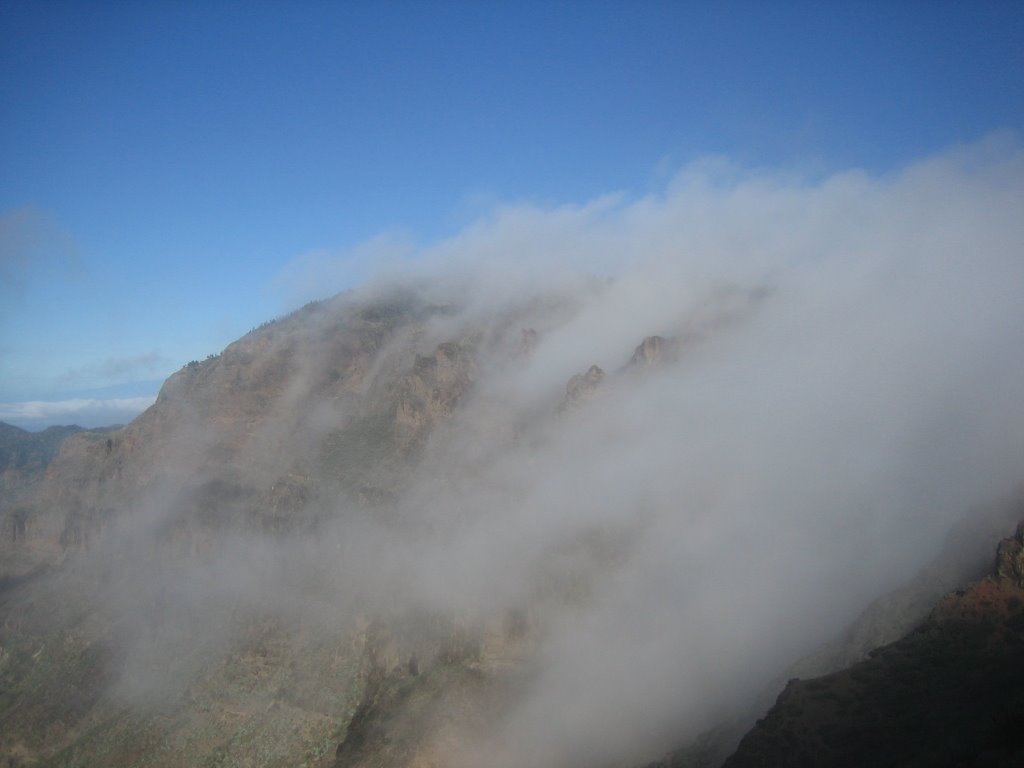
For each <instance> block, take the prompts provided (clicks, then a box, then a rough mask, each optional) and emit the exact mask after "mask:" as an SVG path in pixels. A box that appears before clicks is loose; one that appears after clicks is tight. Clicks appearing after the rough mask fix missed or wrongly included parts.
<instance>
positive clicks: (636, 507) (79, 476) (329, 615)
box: [0, 280, 1019, 768]
mask: <svg viewBox="0 0 1024 768" xmlns="http://www.w3.org/2000/svg"><path fill="white" fill-rule="evenodd" d="M633 290H634V288H633V287H632V286H630V285H629V284H628V282H627V283H625V284H618V283H614V282H611V281H604V280H581V281H570V282H569V283H565V284H561V283H559V284H552V285H546V286H543V287H542V288H541V289H539V290H536V291H534V292H522V293H519V292H511V293H512V294H513V295H511V297H510V295H509V294H510V292H507V291H504V290H503V291H498V292H497V293H494V292H493V291H492V292H490V293H489V292H488V290H487V289H485V288H484V287H479V286H469V287H466V286H456V287H455V288H453V287H452V286H450V285H448V286H439V285H438V284H437V283H431V282H429V281H427V282H424V283H423V284H413V283H404V284H401V285H397V286H396V285H390V286H383V285H382V286H377V287H375V288H371V289H367V290H365V291H363V292H360V293H351V294H344V295H341V296H338V297H335V298H333V299H330V300H328V301H325V302H319V303H314V304H310V305H307V306H306V307H304V308H303V309H301V310H299V311H297V312H295V313H293V314H291V315H289V316H287V317H284V318H281V319H279V320H276V321H274V322H270V323H267V324H265V325H264V326H261V327H260V328H257V329H255V330H253V331H252V332H251V333H249V334H247V335H246V336H244V337H243V338H241V339H239V340H237V341H236V342H234V343H232V344H231V345H229V346H228V347H227V348H226V349H224V350H223V351H222V352H221V353H220V354H218V355H211V356H210V357H209V358H207V359H206V360H203V361H193V362H190V363H188V364H186V365H184V366H183V367H182V368H181V369H180V370H179V371H177V372H176V373H175V374H173V375H172V376H171V377H169V378H168V379H167V381H166V382H165V383H164V385H163V387H162V389H161V391H160V394H159V396H158V397H157V400H156V402H155V403H154V404H153V406H152V407H151V408H149V409H148V410H147V411H146V412H145V413H143V414H141V415H140V416H139V417H138V418H137V419H136V420H135V421H133V422H132V423H131V424H129V425H127V426H125V427H123V428H120V429H117V430H115V431H112V432H109V433H95V432H78V433H75V434H72V435H70V436H68V437H66V439H64V440H63V441H62V442H61V443H60V445H59V448H58V449H56V454H55V455H53V456H52V458H51V459H50V460H49V461H48V463H46V464H45V467H42V468H41V474H37V476H36V479H35V480H33V482H32V483H31V484H30V485H25V486H24V488H23V490H22V491H19V492H18V494H17V496H13V495H12V496H8V494H7V491H6V490H5V491H4V497H3V504H2V505H0V514H2V518H0V525H2V527H0V574H2V575H3V577H4V580H3V581H2V582H0V761H2V760H6V761H7V763H8V765H11V766H29V765H31V766H47V765H53V766H57V765H59V766H93V765H104V766H135V765H147V766H180V765H206V766H235V765H239V766H240V765H259V766H296V765H303V766H319V767H322V768H329V767H331V766H337V767H338V768H340V767H341V766H352V767H356V766H365V767H366V768H370V766H396V767H398V766H408V767H409V768H423V767H425V766H468V765H487V766H490V767H492V768H505V767H506V766H509V767H510V766H523V765H527V766H538V767H541V766H567V767H569V768H575V767H576V766H580V768H583V766H587V768H605V767H606V766H607V767H608V768H611V767H612V766H615V767H616V768H622V767H628V766H635V765H641V764H643V763H644V761H648V762H649V761H650V760H652V759H655V758H657V756H659V755H665V754H666V753H669V752H670V751H671V750H673V749H676V748H678V747H679V746H680V745H682V744H688V745H690V746H689V747H688V748H687V749H686V750H683V751H679V752H676V753H675V756H674V757H673V758H672V760H675V763H673V764H687V763H684V762H680V761H683V760H685V761H689V763H688V764H698V763H695V762H693V760H698V761H700V760H704V759H705V757H707V756H708V755H711V756H712V757H714V756H715V755H718V754H719V753H722V756H723V757H724V753H723V750H724V749H725V747H723V744H728V745H729V748H730V749H731V747H732V746H734V744H735V741H736V740H737V739H738V735H739V734H738V733H737V734H735V736H733V735H731V732H732V731H735V730H737V728H740V729H741V730H742V729H745V727H746V714H745V713H747V712H748V711H750V710H751V709H752V708H756V707H758V706H760V704H759V702H760V701H761V697H763V696H764V695H766V694H765V693H764V692H765V691H768V694H767V695H768V696H769V697H774V695H775V694H776V693H777V691H778V687H781V683H780V682H779V676H780V674H784V671H785V670H786V669H789V668H791V667H792V665H793V664H794V663H795V662H796V660H798V659H801V658H804V659H805V660H804V661H803V662H799V663H801V664H804V665H805V666H806V667H807V668H810V667H814V668H815V669H817V670H819V671H820V672H832V671H834V670H835V669H838V668H840V667H842V666H843V665H845V664H847V663H849V662H850V661H852V660H856V659H857V658H859V657H860V655H862V654H864V653H866V652H867V651H868V650H870V646H873V645H874V644H875V643H876V642H882V643H884V642H890V641H892V640H895V639H897V638H898V637H899V636H900V635H901V634H902V633H903V632H904V631H905V630H909V629H911V628H912V627H913V626H914V625H915V624H916V623H917V622H919V621H920V620H921V619H922V618H923V617H924V614H925V613H926V611H927V607H926V606H927V605H928V604H930V602H931V600H933V599H935V597H936V596H937V595H938V594H941V593H942V592H943V591H945V590H946V589H948V588H949V587H950V586H951V585H952V584H957V583H959V582H960V580H961V579H962V578H972V577H974V576H976V575H978V570H977V569H978V558H979V554H978V553H979V552H982V551H983V550H984V547H986V546H987V542H988V541H989V540H990V539H991V538H992V537H995V538H998V536H1000V535H1002V534H1001V533H998V534H997V533H994V532H995V531H1001V530H1002V526H1003V525H1004V524H1005V521H1006V519H1008V518H1007V516H1006V514H1004V513H1003V512H999V513H992V514H989V513H988V512H984V511H982V512H979V511H977V510H976V511H975V512H973V513H972V514H970V515H969V516H968V518H966V519H965V521H964V522H963V523H962V526H963V527H962V528H961V529H959V530H958V531H957V532H954V533H953V534H951V535H950V536H949V538H948V539H947V543H946V548H945V550H942V537H941V534H942V532H943V531H945V530H946V529H947V528H948V527H949V525H950V524H951V523H952V522H953V520H954V519H955V518H956V516H957V514H959V513H962V512H963V506H964V505H963V504H962V502H963V500H964V498H971V499H974V498H975V497H976V496H977V495H978V493H979V490H978V489H979V488H980V489H981V491H980V492H981V493H983V494H984V495H985V496H990V497H991V496H996V495H998V493H999V492H1001V491H1002V490H1003V489H1001V488H1000V487H999V485H998V483H997V482H995V480H993V479H992V478H993V475H990V474H988V473H989V472H990V468H991V462H987V461H986V462H981V461H979V460H975V459H972V458H971V457H972V456H977V457H983V458H984V457H989V458H990V457H991V455H993V452H994V451H995V449H993V451H990V452H988V453H986V452H984V451H980V450H977V451H974V452H973V453H971V452H959V451H957V450H956V446H957V445H958V441H959V440H961V439H962V432H961V431H957V430H962V429H963V428H965V427H964V424H963V423H962V422H960V421H955V426H956V427H957V430H952V429H946V428H945V427H946V426H947V425H945V423H944V422H942V423H940V424H939V426H940V427H943V429H940V430H938V432H937V434H938V435H939V437H940V438H942V437H943V436H946V435H955V436H956V438H957V439H956V440H951V441H950V442H948V443H947V442H943V441H942V439H936V438H934V437H933V434H935V433H936V432H935V430H936V427H935V424H936V422H935V421H934V420H935V418H936V414H938V415H939V417H944V416H945V414H949V413H952V414H955V415H957V417H958V418H959V415H960V414H961V412H963V410H964V409H960V410H958V409H957V408H955V407H953V405H955V403H954V404H953V405H951V401H950V400H949V397H948V396H947V393H945V392H941V393H940V394H941V397H939V396H936V399H935V400H934V401H932V400H929V398H928V397H925V396H924V395H922V393H921V391H920V388H918V387H916V386H915V387H912V388H911V390H910V391H909V392H908V396H907V397H906V398H900V397H896V395H893V396H892V397H890V398H886V399H880V398H878V397H876V396H875V394H876V393H875V385H874V383H873V379H872V378H871V376H869V375H868V373H867V368H868V367H869V364H871V363H872V360H871V359H870V356H868V358H865V359H857V360H856V363H857V366H858V368H857V371H858V376H857V377H849V376H847V375H845V373H843V372H842V371H840V372H839V373H843V375H839V373H837V372H836V366H835V364H834V362H833V359H832V358H831V356H829V355H826V360H827V361H828V365H827V366H825V367H823V368H821V369H820V370H819V371H818V372H817V374H816V375H810V374H809V373H808V368H807V365H806V359H807V358H806V355H805V353H806V352H807V349H805V348H804V346H802V345H803V344H804V341H803V338H804V337H803V336H800V335H793V334H791V333H790V330H791V327H790V325H789V317H788V314H787V312H786V311H783V312H782V317H781V319H780V317H779V316H777V315H773V312H779V311H780V310H778V306H779V305H778V304H777V303H773V295H772V293H771V292H770V291H766V290H764V289H763V288H758V289H756V290H752V291H741V290H738V289H735V288H728V289H719V288H716V289H715V290H714V291H712V292H711V293H710V294H709V295H708V296H707V297H705V298H704V300H702V301H700V302H698V304H697V307H696V309H693V308H688V309H686V311H682V310H679V309H677V308H676V307H675V299H674V298H673V301H672V302H671V303H670V306H669V307H668V309H666V311H664V312H663V313H661V314H660V315H657V314H655V313H651V312H648V311H639V310H638V305H637V304H636V303H635V301H633V297H632V291H633ZM622 292H624V293H622ZM624 297H625V298H624ZM627 299H628V300H627ZM624 307H625V308H626V309H625V310H624V309H623V308H624ZM844 321H845V318H844ZM840 325H842V324H840ZM829 340H831V339H829ZM769 341H771V342H772V344H774V345H776V346H771V345H768V342H769ZM819 342H820V339H819V340H818V341H815V343H814V344H812V345H811V348H812V349H815V350H817V349H820V344H819ZM793 344H795V345H797V346H795V347H791V346H787V345H793ZM875 346H876V345H872V346H871V347H870V349H871V350H874V349H875ZM831 348H832V347H831V346H829V349H831ZM883 358H884V359H883V361H882V363H881V365H882V368H883V370H884V371H885V372H887V373H888V371H889V367H890V366H891V365H892V361H891V358H890V357H889V356H888V354H886V355H883ZM945 359H946V358H945V357H942V360H945ZM794 360H797V361H799V363H800V364H799V365H793V361H794ZM751 361H752V362H751ZM918 362H919V361H918V360H915V361H914V363H915V364H917V363H918ZM836 381H838V382H839V383H840V384H841V386H838V387H836V386H834V382H836ZM860 381H867V382H869V383H870V385H869V386H868V387H867V389H866V390H861V389H858V382H860ZM865 392H867V394H868V395H869V396H865ZM794 393H795V394H794ZM851 393H852V394H851ZM968 401H969V404H971V405H972V407H973V406H974V405H976V404H975V401H974V400H973V399H970V398H968ZM765 403H768V405H767V407H766V405H765ZM879 403H881V404H882V405H881V410H873V409H874V408H876V407H879V406H878V404H879ZM865 404H867V405H865ZM937 404H938V405H941V407H938V405H937ZM995 404H996V405H998V401H995ZM979 407H980V406H979ZM865 408H866V410H864V409H865ZM967 412H973V411H970V409H967ZM894 419H895V422H896V423H898V424H899V426H900V427H901V429H902V431H901V432H899V435H901V436H902V435H910V437H909V438H906V439H903V440H900V441H897V440H894V439H893V432H892V425H893V423H894ZM986 423H987V422H986ZM922 436H926V437H929V438H930V439H929V442H928V444H927V445H924V446H923V447H922V445H923V444H922ZM935 445H938V446H939V447H940V448H942V449H943V450H947V449H948V452H946V453H944V452H943V451H940V450H937V449H936V450H933V448H934V446H935ZM972 446H974V447H975V448H976V447H977V444H976V443H972ZM997 448H998V446H997ZM897 449H899V450H898V452H897ZM911 449H913V450H911ZM926 449H927V450H926ZM18 455H19V456H20V455H21V454H18ZM919 456H920V457H921V458H918V457H919ZM965 456H966V457H967V458H966V459H965V458H964V457H965ZM897 458H898V459H899V462H896V461H895V459H897ZM889 459H893V461H889ZM19 461H22V460H21V459H19ZM26 461H28V460H27V459H25V460H24V461H23V463H22V465H20V466H27V464H25V462H26ZM1007 465H1008V466H1010V468H1011V469H1012V470H1013V472H1010V471H1007V473H1006V476H1012V479H1013V480H1015V481H1019V476H1018V475H1016V474H1014V473H1015V472H1016V470H1017V469H1018V467H1016V465H1015V464H1013V463H1012V462H1007ZM33 466H35V465H33ZM894 466H895V467H897V468H898V471H894V470H893V467H894ZM940 469H941V470H943V471H939V470H940ZM19 471H20V470H19ZM995 477H996V479H1004V477H1003V475H995ZM982 481H984V482H982ZM908 488H909V489H912V491H913V492H908V491H907V490H906V489H908ZM896 491H900V492H901V493H899V494H897V493H896ZM936 554H938V556H939V559H938V560H934V561H932V567H931V569H930V570H928V569H926V570H925V571H924V572H923V575H922V576H920V577H919V580H918V581H914V582H911V586H909V587H908V588H907V589H908V590H909V591H907V592H904V593H903V594H904V595H905V598H900V597H895V598H893V597H890V598H889V599H888V600H882V601H881V602H878V603H874V604H872V601H873V600H874V599H875V598H877V596H878V595H879V594H890V595H892V594H893V593H891V589H892V587H893V585H894V584H897V583H899V582H900V581H906V578H907V577H908V576H910V575H912V574H914V573H915V572H917V571H918V569H919V568H920V567H921V566H923V565H925V564H927V563H928V562H929V561H930V560H932V558H933V557H934V556H936ZM869 557H872V558H875V559H874V560H873V567H871V568H864V567H863V563H864V561H865V559H866V558H869ZM866 606H867V610H866V611H865V607H866ZM859 614H860V615H861V619H860V621H859V622H857V623H856V624H853V625H852V626H853V628H852V629H850V630H849V632H848V633H847V634H846V635H843V634H842V630H843V628H844V627H850V626H851V622H853V620H854V619H856V617H857V616H858V615H859ZM837 637H838V638H839V639H838V640H836V639H835V638H837ZM830 640H832V642H831V644H827V642H828V641H830ZM810 652H815V653H812V654H811V655H810V656H808V654H809V653H810ZM787 690H788V689H787ZM723 723H724V724H726V725H725V726H723ZM737 723H739V724H742V725H737ZM716 729H718V730H717V732H718V733H721V732H723V731H730V735H729V736H728V737H727V738H720V739H719V741H718V742H716V743H715V744H712V743H711V742H712V741H714V738H713V737H709V736H707V734H708V733H715V732H716ZM702 734H704V735H702ZM730 739H732V740H731V741H730ZM691 757H692V758H693V760H691V759H690V758H691ZM677 758H678V759H677ZM708 759H711V758H708ZM736 759H739V758H736Z"/></svg>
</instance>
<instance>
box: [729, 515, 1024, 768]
mask: <svg viewBox="0 0 1024 768" xmlns="http://www.w3.org/2000/svg"><path fill="white" fill-rule="evenodd" d="M1022 552H1024V523H1022V524H1021V525H1019V526H1018V527H1017V531H1016V534H1015V536H1014V537H1013V538H1010V539H1006V540H1004V541H1003V542H1002V543H1001V544H1000V545H999V549H998V557H997V561H996V568H995V572H994V573H993V574H992V575H990V576H988V577H986V578H985V579H983V580H981V581H979V582H975V583H974V584H971V585H970V586H968V587H966V588H964V589H960V590H957V591H956V592H954V593H951V594H949V595H947V596H946V597H945V598H943V600H942V601H941V602H940V603H939V604H938V605H937V606H936V607H935V609H934V610H933V611H932V613H931V615H930V616H929V617H928V619H927V621H926V622H925V623H924V624H922V625H921V626H920V627H918V628H917V629H916V630H914V631H913V632H911V633H910V634H909V635H907V636H906V637H904V638H903V639H901V640H898V641H896V642H894V643H892V644H890V645H886V646H883V647H881V648H879V649H877V650H875V651H873V652H872V653H871V654H870V656H871V658H870V659H868V660H866V661H862V662H860V663H858V664H855V665H854V666H852V667H850V668H848V669H846V670H843V671H841V672H837V673H834V674H831V675H827V676H825V677H819V678H815V679H811V680H792V681H790V683H789V684H788V685H787V686H786V689H785V690H784V691H783V692H782V694H781V695H780V696H779V699H778V701H777V702H776V704H775V706H774V707H772V709H771V710H770V711H769V712H768V714H767V715H766V716H765V718H764V719H763V720H761V721H759V722H758V724H757V726H756V727H755V728H754V729H753V730H752V731H751V732H750V733H749V734H747V735H746V736H745V737H744V738H743V740H742V742H741V743H740V747H739V749H738V751H737V752H736V754H735V755H733V756H732V757H731V758H729V760H728V761H726V763H725V766H726V768H744V767H745V766H761V765H777V766H783V767H785V766H794V767H795V766H861V765H901V766H911V765H913V766H935V767H936V768H937V767H938V766H1006V767H1007V768H1009V766H1016V765H1020V764H1021V763H1022V762H1024V666H1022V665H1021V663H1020V662H1021V659H1022V658H1024V555H1022Z"/></svg>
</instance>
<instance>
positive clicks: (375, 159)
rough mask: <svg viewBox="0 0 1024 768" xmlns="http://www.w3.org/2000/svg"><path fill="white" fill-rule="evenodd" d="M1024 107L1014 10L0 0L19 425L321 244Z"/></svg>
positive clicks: (0, 280) (125, 409)
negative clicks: (725, 161) (701, 165)
mask: <svg viewBox="0 0 1024 768" xmlns="http://www.w3.org/2000/svg"><path fill="white" fill-rule="evenodd" d="M1022 123H1024V5H1022V4H1021V3H1019V2H1010V3H985V2H979V3H944V2H920V3H916V2H902V3H892V2H877V3H874V2H852V3H846V4H842V3H827V4H815V3H810V2H794V3H785V2H774V3H762V2H747V3H740V2H713V3H712V2H708V3H696V2H694V3H655V2H628V3H627V2H620V3H602V2H578V3H572V2H562V3H558V2H545V3H530V2H518V3H511V2H510V3H497V2H487V3H469V2H459V3H445V2H430V3H428V2H404V3H369V2H367V3H361V2H352V3H247V4H243V3H223V2H202V3H199V2H195V3H190V2H162V3H160V2H139V3H130V4H126V3H109V4H104V3H70V2H11V1H10V0H3V2H0V419H3V420H6V421H9V422H11V423H18V424H22V425H24V426H28V427H31V428H37V427H40V426H43V425H45V424H48V423H67V422H69V421H79V422H80V423H88V422H98V421H103V420H104V419H109V418H115V417H120V418H123V417H124V416H125V415H126V414H127V415H130V412H131V411H132V409H135V410H137V409H138V407H140V405H141V404H142V403H143V401H142V400H136V399H134V398H146V397H149V398H151V397H152V396H153V395H155V393H156V391H157V389H158V387H159V382H160V381H161V380H162V379H163V378H164V377H165V376H166V375H168V374H169V373H171V372H173V371H174V370H176V369H177V368H179V367H180V366H181V365H182V364H183V363H185V362H187V361H188V360H190V359H193V358H202V357H205V356H206V355H207V354H209V353H214V352H218V351H219V350H220V349H222V348H223V347H224V346H225V345H226V344H228V343H230V342H231V341H232V340H234V339H235V338H237V337H238V336H240V335H242V334H243V333H245V332H246V331H247V330H249V329H250V328H252V327H253V326H256V325H258V324H260V323H261V322H263V321H264V320H267V319H270V318H272V317H274V316H277V315H280V314H282V313H284V312H286V311H288V310H289V309H292V308H294V306H295V304H296V302H298V301H300V297H299V295H298V294H297V293H296V291H294V290H291V289H290V288H289V285H288V280H287V274H288V270H289V265H293V264H294V263H295V262H296V260H302V259H303V258H306V259H308V258H310V257H309V254H311V253H323V254H332V253H338V252H345V251H347V250H350V249H353V248H357V247H358V246H360V244H363V243H366V242H367V241H371V240H373V239H374V238H378V237H381V236H386V237H397V238H400V239H401V240H402V241H403V242H409V243H413V244H416V245H421V246H422V245H429V244H431V243H435V242H438V241H440V240H443V239H444V238H446V237H449V236H451V235H453V234H454V233H456V232H458V231H459V230H460V229H461V228H462V227H464V226H465V225H466V224H467V223H469V222H471V221H473V220H474V218H475V217H477V216H479V215H481V214H482V213H484V212H486V211H487V210H488V209H489V208H491V207H492V206H494V205H496V204H498V203H501V202H506V201H530V202H533V203H535V204H538V205H541V206H544V205H556V204H563V203H584V202H586V201H588V200H591V199H593V198H595V197H598V196H601V195H604V194H607V193H612V192H617V193H622V194H624V195H626V196H631V197H634V198H635V197H638V196H642V195H645V194H649V193H651V192H656V191H657V190H658V189H660V188H661V187H662V186H663V185H664V184H665V183H666V182H667V180H668V179H669V178H670V177H671V175H672V174H673V173H674V172H675V171H677V170H678V169H680V168H682V167H685V166H686V165H687V164H688V163H691V162H693V161H695V160H696V159H699V158H702V157H705V156H708V155H725V156H727V157H729V158H730V159H731V160H732V161H734V162H735V163H738V164H739V165H741V166H743V167H746V168H760V167H770V168H784V169H791V170H793V171H794V172H799V173H802V174H809V175H815V174H827V173H831V172H834V171H836V170H841V169H846V168H863V169H865V170H867V171H868V172H871V173H881V174H884V173H886V172H887V171H889V170H891V169H896V168H900V167H902V166H904V165H906V164H907V163H910V162H913V161H914V160H917V159H920V158H922V157H926V156H928V155H930V154H931V153H934V152H937V151H940V150H942V149H944V148H946V147H949V146H950V145H954V144H957V143H970V142H976V141H978V140H980V139H982V138H983V137H985V136H986V135H989V134H991V133H992V132H997V131H1009V132H1010V133H1011V134H1015V135H1017V136H1018V137H1019V136H1020V135H1021V133H1022V130H1024V126H1022ZM364 266H365V265H364ZM368 268H372V265H369V267H368ZM364 272H365V270H363V271H361V270H358V269H357V270H354V271H352V272H351V273H350V274H349V276H348V278H347V280H348V282H350V283H356V282H358V280H359V279H361V278H362V277H363V276H364ZM345 282H346V280H345V279H341V280H340V281H338V282H336V283H335V284H332V285H331V286H330V287H331V288H332V289H334V288H338V287H343V285H344V283H345ZM108 401H111V402H108ZM112 401H120V402H112ZM30 402H31V403H34V404H35V405H31V406H30V405H27V403H30ZM40 402H42V403H49V405H40V404H39V403H40ZM119 408H120V410H118V409H119ZM104 409H106V410H104Z"/></svg>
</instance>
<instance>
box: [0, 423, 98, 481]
mask: <svg viewBox="0 0 1024 768" xmlns="http://www.w3.org/2000/svg"><path fill="white" fill-rule="evenodd" d="M82 431H83V429H82V427H79V426H75V425H72V426H67V427H47V428H46V429H44V430H43V431H42V432H29V431H27V430H24V429H21V428H19V427H15V426H12V425H10V424H6V423H5V422H2V421H0V472H4V471H6V470H8V469H19V470H23V471H28V472H41V471H42V470H44V469H46V466H47V465H48V464H49V463H50V462H51V461H53V459H54V457H55V456H56V455H57V451H58V450H59V449H60V444H61V443H63V442H64V439H65V438H66V437H67V436H68V435H73V434H75V433H76V432H82Z"/></svg>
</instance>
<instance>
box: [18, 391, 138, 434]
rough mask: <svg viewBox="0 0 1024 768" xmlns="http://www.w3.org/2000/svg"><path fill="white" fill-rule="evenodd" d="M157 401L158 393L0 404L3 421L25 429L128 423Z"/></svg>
mask: <svg viewBox="0 0 1024 768" xmlns="http://www.w3.org/2000/svg"><path fill="white" fill-rule="evenodd" d="M155 400H156V395H152V396H149V397H122V398H111V399H105V400H103V399H95V398H73V399H70V400H28V401H24V402H20V403H0V421H6V422H8V423H10V424H14V425H15V426H20V427H24V428H26V429H41V428H44V427H48V426H51V425H54V424H78V425H79V426H83V427H101V426H107V425H110V424H125V423H127V422H129V421H131V420H132V419H134V418H135V417H136V416H138V415H139V414H140V413H141V412H142V411H144V410H146V408H148V407H149V406H151V405H152V404H153V402H154V401H155Z"/></svg>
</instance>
